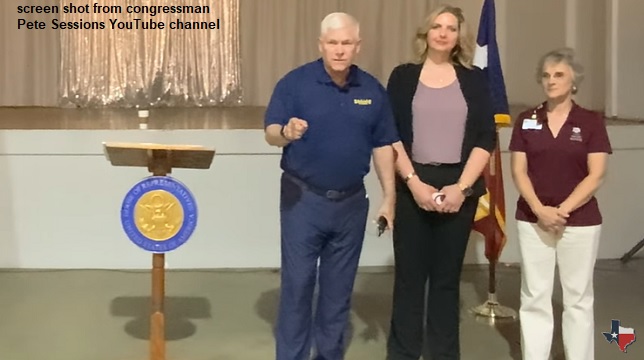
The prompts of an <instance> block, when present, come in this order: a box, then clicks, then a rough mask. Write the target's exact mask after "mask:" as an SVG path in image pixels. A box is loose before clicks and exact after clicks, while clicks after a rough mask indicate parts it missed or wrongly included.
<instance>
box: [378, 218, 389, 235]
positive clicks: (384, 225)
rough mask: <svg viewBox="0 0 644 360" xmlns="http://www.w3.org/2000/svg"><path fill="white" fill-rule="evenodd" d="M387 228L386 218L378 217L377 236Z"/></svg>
mask: <svg viewBox="0 0 644 360" xmlns="http://www.w3.org/2000/svg"><path fill="white" fill-rule="evenodd" d="M386 229H387V219H386V218H385V217H384V216H381V217H379V218H378V236H380V235H382V234H383V233H384V232H385V230H386Z"/></svg>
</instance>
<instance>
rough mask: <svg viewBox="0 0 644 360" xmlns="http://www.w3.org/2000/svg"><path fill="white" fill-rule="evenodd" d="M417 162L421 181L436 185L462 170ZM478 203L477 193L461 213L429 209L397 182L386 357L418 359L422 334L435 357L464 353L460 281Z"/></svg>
mask: <svg viewBox="0 0 644 360" xmlns="http://www.w3.org/2000/svg"><path fill="white" fill-rule="evenodd" d="M415 168H416V173H417V174H418V176H419V178H420V179H421V181H423V182H425V183H428V184H430V185H432V186H434V187H436V188H437V189H440V188H441V187H443V186H445V185H449V184H454V183H455V182H457V181H458V178H459V176H460V174H461V170H462V167H460V166H444V165H441V166H430V165H418V164H415ZM477 204H478V198H477V197H469V198H466V199H465V201H464V202H463V205H462V206H461V209H460V211H459V212H458V213H455V214H441V213H437V212H427V211H424V210H422V209H421V208H419V207H418V205H417V204H416V202H415V201H414V198H413V196H412V195H411V192H410V191H409V190H408V188H406V186H399V188H398V198H397V201H396V226H395V227H394V233H393V238H394V257H395V283H394V295H393V309H392V318H391V329H390V333H389V339H388V343H387V353H388V356H387V359H388V360H418V359H419V358H420V356H421V352H422V349H423V340H424V339H426V341H427V345H428V347H429V353H430V354H431V359H432V360H448V359H449V360H456V359H460V341H459V320H460V319H459V312H460V309H459V305H460V304H459V301H460V291H459V286H460V277H461V269H462V265H463V258H464V256H465V250H466V248H467V242H468V239H469V236H470V231H471V229H472V225H473V221H474V215H475V214H476V208H477ZM427 282H428V289H427V298H425V285H426V283H427ZM425 300H426V301H427V302H426V303H425ZM425 306H426V312H425ZM425 324H426V326H427V327H426V329H424V327H423V326H424V325H425ZM425 334H426V337H425V336H424V335H425Z"/></svg>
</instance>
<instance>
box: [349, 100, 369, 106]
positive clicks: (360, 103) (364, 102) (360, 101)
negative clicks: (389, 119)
mask: <svg viewBox="0 0 644 360" xmlns="http://www.w3.org/2000/svg"><path fill="white" fill-rule="evenodd" d="M353 103H354V104H355V105H371V99H353Z"/></svg>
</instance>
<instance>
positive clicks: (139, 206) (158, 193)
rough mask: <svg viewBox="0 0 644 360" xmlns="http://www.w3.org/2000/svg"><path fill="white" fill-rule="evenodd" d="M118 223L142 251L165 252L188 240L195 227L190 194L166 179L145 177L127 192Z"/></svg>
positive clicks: (193, 204) (195, 218) (195, 217)
mask: <svg viewBox="0 0 644 360" xmlns="http://www.w3.org/2000/svg"><path fill="white" fill-rule="evenodd" d="M121 224H122V225H123V230H125V233H126V234H127V236H128V237H129V238H130V240H131V241H132V242H133V243H134V244H136V245H137V246H138V247H140V248H141V249H143V250H146V251H150V252H154V253H165V252H169V251H172V250H175V249H177V248H178V247H179V246H181V245H183V244H184V243H186V241H188V239H189V238H190V236H191V235H192V233H193V231H194V229H195V226H196V225H197V204H196V202H195V199H194V197H193V196H192V193H191V192H190V190H188V188H187V187H186V186H185V185H183V184H182V183H181V182H179V181H178V180H176V179H174V178H172V177H169V176H150V177H147V178H145V179H143V180H141V181H140V182H138V183H137V184H136V185H134V186H133V187H132V189H130V191H129V192H128V193H127V195H126V196H125V199H124V200H123V204H122V206H121Z"/></svg>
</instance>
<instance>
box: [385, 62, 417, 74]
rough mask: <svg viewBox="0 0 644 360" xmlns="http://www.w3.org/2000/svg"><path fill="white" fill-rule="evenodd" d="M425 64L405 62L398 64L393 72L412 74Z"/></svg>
mask: <svg viewBox="0 0 644 360" xmlns="http://www.w3.org/2000/svg"><path fill="white" fill-rule="evenodd" d="M422 66H423V65H422V64H417V63H413V62H405V63H402V64H398V65H396V66H395V67H394V68H393V70H392V71H391V73H392V74H411V73H413V72H415V71H418V70H419V69H420V68H421V67H422Z"/></svg>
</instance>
